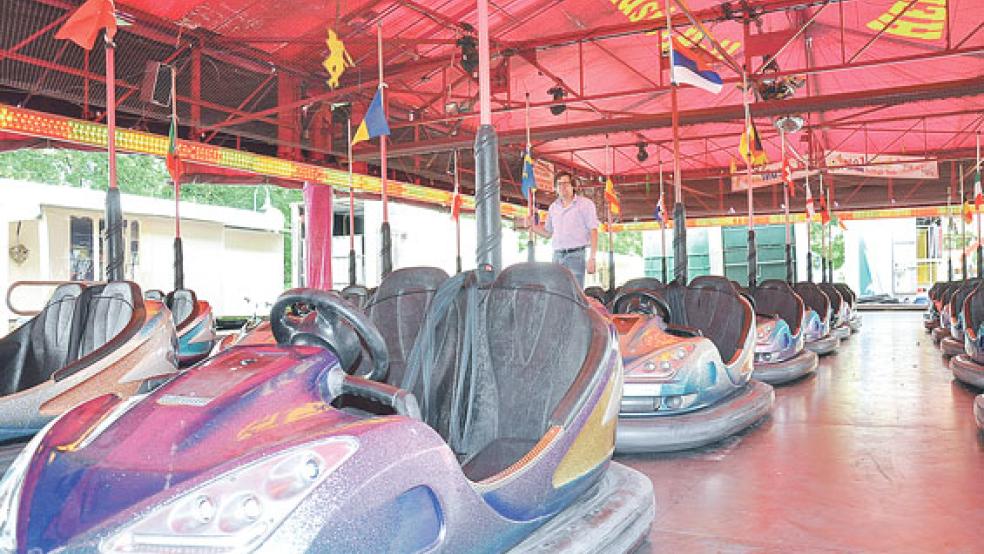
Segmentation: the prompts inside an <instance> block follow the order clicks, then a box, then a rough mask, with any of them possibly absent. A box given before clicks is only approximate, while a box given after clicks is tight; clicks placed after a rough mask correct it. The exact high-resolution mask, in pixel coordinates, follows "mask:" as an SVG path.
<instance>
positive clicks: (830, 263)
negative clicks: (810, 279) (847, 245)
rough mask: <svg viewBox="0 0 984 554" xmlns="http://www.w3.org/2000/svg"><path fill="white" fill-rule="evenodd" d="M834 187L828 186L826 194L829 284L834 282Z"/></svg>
mask: <svg viewBox="0 0 984 554" xmlns="http://www.w3.org/2000/svg"><path fill="white" fill-rule="evenodd" d="M833 187H834V185H833V183H831V184H829V185H827V188H826V190H825V192H826V193H827V215H828V217H827V250H828V252H827V282H828V283H833V282H834V218H832V217H829V215H830V212H831V210H832V209H833V206H831V205H830V189H832V188H833Z"/></svg>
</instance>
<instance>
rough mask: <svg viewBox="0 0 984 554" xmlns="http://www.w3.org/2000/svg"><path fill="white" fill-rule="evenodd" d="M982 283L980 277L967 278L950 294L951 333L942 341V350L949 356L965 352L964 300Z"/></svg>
mask: <svg viewBox="0 0 984 554" xmlns="http://www.w3.org/2000/svg"><path fill="white" fill-rule="evenodd" d="M979 284H980V280H978V279H967V280H966V281H963V282H961V284H960V285H959V286H958V287H956V290H954V292H953V293H952V294H951V295H950V302H949V304H950V308H949V310H947V312H948V313H949V316H950V321H949V326H948V327H949V335H947V336H944V337H943V339H942V340H941V341H940V351H941V352H942V353H943V355H944V356H945V357H947V358H949V357H951V356H959V355H960V354H963V353H964V311H963V306H964V302H965V301H966V300H967V297H968V296H970V294H971V293H973V292H974V291H975V290H977V286H978V285H979Z"/></svg>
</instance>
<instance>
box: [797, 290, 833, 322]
mask: <svg viewBox="0 0 984 554" xmlns="http://www.w3.org/2000/svg"><path fill="white" fill-rule="evenodd" d="M793 290H794V291H795V292H796V294H798V295H799V297H800V298H802V299H803V304H805V305H806V307H807V308H809V309H811V310H813V311H815V312H817V314H818V315H819V316H820V320H821V321H824V322H826V321H827V318H828V317H829V316H830V309H831V307H830V297H829V296H827V294H826V293H825V292H823V290H822V289H821V288H820V287H819V286H818V285H817V284H816V283H813V282H811V281H803V282H801V283H796V284H794V285H793Z"/></svg>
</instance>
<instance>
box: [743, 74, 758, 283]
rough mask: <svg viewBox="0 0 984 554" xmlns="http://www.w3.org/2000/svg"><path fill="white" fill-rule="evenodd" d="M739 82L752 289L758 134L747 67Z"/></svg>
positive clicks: (755, 263) (755, 271)
mask: <svg viewBox="0 0 984 554" xmlns="http://www.w3.org/2000/svg"><path fill="white" fill-rule="evenodd" d="M741 83H742V92H741V103H742V106H743V107H744V108H745V140H746V145H747V149H746V150H747V151H746V152H745V153H744V154H745V175H746V178H747V183H745V186H746V191H745V196H746V198H747V200H748V289H749V290H750V291H754V290H755V285H756V281H757V275H758V255H757V253H756V252H755V202H754V194H753V193H752V154H753V152H754V151H755V141H756V139H758V134H757V133H756V134H755V136H752V135H751V129H752V111H751V108H749V106H748V70H747V68H746V70H745V71H742V72H741Z"/></svg>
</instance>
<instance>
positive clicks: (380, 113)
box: [352, 89, 390, 144]
mask: <svg viewBox="0 0 984 554" xmlns="http://www.w3.org/2000/svg"><path fill="white" fill-rule="evenodd" d="M389 134H390V128H389V124H388V123H386V112H385V111H384V110H383V96H382V95H381V94H380V89H376V96H373V97H372V103H370V104H369V109H368V110H366V116H365V117H364V118H363V119H362V123H360V124H359V128H358V129H357V130H356V131H355V136H354V137H352V144H359V143H360V142H362V141H366V140H369V139H374V138H376V137H378V136H382V135H387V136H389Z"/></svg>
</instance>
